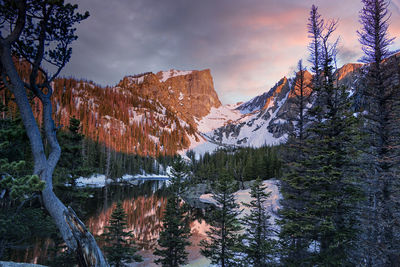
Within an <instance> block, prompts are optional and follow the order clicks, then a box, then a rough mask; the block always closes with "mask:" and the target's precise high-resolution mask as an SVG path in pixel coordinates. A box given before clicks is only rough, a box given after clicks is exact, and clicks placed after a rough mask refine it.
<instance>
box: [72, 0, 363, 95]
mask: <svg viewBox="0 0 400 267" xmlns="http://www.w3.org/2000/svg"><path fill="white" fill-rule="evenodd" d="M71 1H72V0H71ZM72 2H74V3H77V4H79V7H80V9H81V10H88V11H89V12H90V13H91V16H90V17H89V19H88V20H86V21H84V22H82V23H81V25H79V26H78V35H79V39H78V41H76V43H75V44H74V47H73V49H74V53H73V57H72V59H71V62H70V63H69V64H68V66H67V69H66V70H65V72H64V75H72V76H75V77H78V78H80V77H81V78H87V79H90V80H93V81H95V82H97V83H100V84H102V85H114V84H115V83H117V82H118V81H119V80H120V79H121V78H122V77H123V76H124V75H128V74H135V73H142V72H146V71H153V72H157V71H159V70H168V69H171V68H175V69H182V70H190V69H204V68H210V69H211V72H212V74H213V77H214V83H215V87H216V89H217V91H218V93H219V95H220V97H221V100H222V101H223V102H225V103H229V102H234V101H238V100H245V99H249V98H250V97H252V96H254V95H256V94H259V93H262V92H263V91H265V90H267V89H268V88H269V87H270V86H272V85H273V84H274V83H275V82H276V81H277V80H278V79H279V78H281V77H282V76H283V75H285V74H288V72H289V70H290V66H293V65H294V64H295V63H296V61H297V60H298V59H300V58H301V57H306V46H307V42H308V40H307V33H306V23H307V17H308V9H309V7H310V6H311V4H312V3H314V2H316V4H321V5H322V6H323V7H325V8H327V9H328V10H325V9H323V8H321V11H323V15H326V16H331V14H330V13H329V10H330V9H331V8H333V7H331V6H330V5H331V4H329V3H328V4H326V3H327V2H330V1H322V0H321V1H311V0H306V1H295V0H201V1H198V0H130V1H129V0H113V1H103V0H80V1H77V0H74V1H72ZM336 2H343V5H346V4H347V2H348V1H347V0H338V1H336ZM336 2H335V5H336V6H338V3H336ZM358 6H359V5H358ZM358 6H356V5H354V6H353V7H351V8H350V9H352V11H349V10H346V9H343V12H339V13H340V14H342V13H344V14H345V15H346V14H348V13H349V12H352V13H350V14H353V15H355V16H357V10H353V9H354V8H355V7H356V8H358ZM346 12H347V13H346ZM355 21H357V18H355ZM343 45H344V46H345V47H347V46H348V45H347V44H346V43H344V44H343ZM348 57H349V56H344V58H348Z"/></svg>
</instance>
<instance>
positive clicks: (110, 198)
mask: <svg viewBox="0 0 400 267" xmlns="http://www.w3.org/2000/svg"><path fill="white" fill-rule="evenodd" d="M163 185H164V183H163V182H162V181H146V182H143V183H142V184H141V185H139V186H134V187H132V186H111V187H109V188H103V189H101V190H100V191H99V192H97V194H96V196H95V198H96V200H97V201H96V202H94V203H90V204H89V205H92V208H91V210H92V211H94V212H93V213H92V214H90V215H89V217H88V219H87V220H86V224H87V226H88V227H89V229H90V230H91V231H92V233H93V234H94V235H100V234H102V233H103V231H104V228H105V226H106V225H107V223H108V221H109V218H110V216H111V213H112V211H113V209H114V208H115V205H116V202H117V201H119V200H121V201H122V206H123V208H124V210H125V212H126V213H127V215H128V216H127V223H128V226H129V230H130V231H132V234H133V236H134V240H135V242H136V244H137V246H138V247H139V248H140V249H141V248H144V249H151V248H153V247H154V245H155V243H156V242H157V238H158V235H159V232H160V230H161V218H162V214H163V212H164V209H165V206H166V203H167V196H166V194H165V190H163Z"/></svg>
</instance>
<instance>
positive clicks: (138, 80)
mask: <svg viewBox="0 0 400 267" xmlns="http://www.w3.org/2000/svg"><path fill="white" fill-rule="evenodd" d="M118 86H119V87H122V88H129V89H130V90H132V91H134V92H135V93H137V94H139V95H142V96H143V97H147V98H149V99H152V100H158V101H159V102H160V103H161V104H162V105H163V106H165V107H169V109H171V110H173V111H174V112H176V113H177V115H178V116H179V117H181V118H185V119H186V120H188V121H189V122H190V123H193V122H194V117H196V118H199V119H201V118H202V117H204V116H205V115H207V114H208V113H210V110H211V108H212V107H216V108H218V107H219V106H221V102H220V100H219V98H218V95H217V93H216V92H215V89H214V82H213V78H212V76H211V72H210V70H209V69H206V70H201V71H197V70H194V71H177V70H170V71H166V72H163V71H160V72H158V73H157V74H154V73H144V74H143V75H141V76H140V75H139V76H138V75H136V76H127V77H125V78H124V79H123V80H122V81H121V82H120V83H119V84H118Z"/></svg>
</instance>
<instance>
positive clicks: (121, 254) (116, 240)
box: [102, 202, 142, 267]
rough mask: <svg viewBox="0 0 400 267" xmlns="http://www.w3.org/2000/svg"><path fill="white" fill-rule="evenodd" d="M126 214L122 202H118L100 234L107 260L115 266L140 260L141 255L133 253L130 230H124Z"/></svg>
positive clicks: (119, 266)
mask: <svg viewBox="0 0 400 267" xmlns="http://www.w3.org/2000/svg"><path fill="white" fill-rule="evenodd" d="M126 216H127V215H126V213H125V211H124V208H123V207H122V203H121V202H118V203H117V206H116V207H115V209H114V210H113V212H112V214H111V218H110V221H109V225H108V226H106V230H107V231H105V232H104V233H103V234H102V238H103V240H104V242H105V243H106V245H105V246H104V251H105V253H106V256H107V259H108V262H109V263H110V264H111V265H113V266H116V267H121V266H127V263H130V262H132V261H139V262H140V261H142V257H141V256H139V255H136V254H135V253H136V251H137V250H136V248H135V247H134V242H133V241H132V237H133V235H132V232H131V231H126V228H127V222H126Z"/></svg>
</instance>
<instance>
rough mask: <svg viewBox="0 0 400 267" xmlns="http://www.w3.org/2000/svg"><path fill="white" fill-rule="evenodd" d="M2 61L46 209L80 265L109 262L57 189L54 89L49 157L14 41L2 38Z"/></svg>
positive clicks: (46, 107)
mask: <svg viewBox="0 0 400 267" xmlns="http://www.w3.org/2000/svg"><path fill="white" fill-rule="evenodd" d="M1 64H2V66H3V69H4V72H5V73H6V74H7V77H8V79H9V84H8V86H7V87H8V89H10V90H11V92H12V93H13V94H14V97H15V101H16V103H17V106H18V109H19V111H20V115H21V119H22V122H23V124H24V127H25V130H26V133H27V135H28V138H29V141H30V145H31V150H32V154H33V159H34V171H33V174H36V175H38V176H39V177H40V179H41V180H43V181H45V182H46V185H45V189H44V190H43V192H42V197H43V203H44V205H45V207H46V209H47V210H48V212H49V213H50V215H51V216H52V218H53V219H54V222H55V224H56V226H57V228H58V229H59V231H60V233H61V235H62V237H63V240H64V241H65V243H66V245H67V246H68V247H69V248H70V249H72V250H74V251H75V252H76V253H77V255H78V259H79V264H80V266H108V265H107V262H106V261H105V259H104V257H103V255H102V253H101V251H100V249H99V247H98V246H97V244H96V241H95V239H94V237H93V236H92V235H91V233H90V232H89V231H87V229H86V227H85V226H84V224H83V223H82V222H81V221H80V220H79V218H78V217H77V216H76V214H75V213H74V212H73V211H72V209H67V207H66V206H65V205H64V204H63V203H62V202H61V201H60V200H59V199H58V197H57V196H56V195H55V194H54V192H53V181H52V178H53V172H54V169H55V167H56V165H57V162H58V160H59V158H60V154H61V149H60V146H59V144H58V141H57V138H56V130H55V127H54V121H53V119H52V106H51V99H50V96H51V93H50V94H49V95H43V96H41V97H40V100H41V102H42V104H43V113H44V116H43V117H44V128H45V137H46V140H47V142H48V144H49V145H50V154H49V156H48V158H46V154H45V152H44V146H43V141H42V137H41V135H40V130H39V127H38V125H37V123H36V120H35V117H34V115H33V112H32V109H31V106H30V104H29V100H28V97H27V94H26V89H25V86H24V83H23V81H22V80H21V78H20V77H19V75H18V73H17V70H16V68H15V65H14V62H13V60H12V56H11V48H10V45H7V44H6V42H2V45H1Z"/></svg>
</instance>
